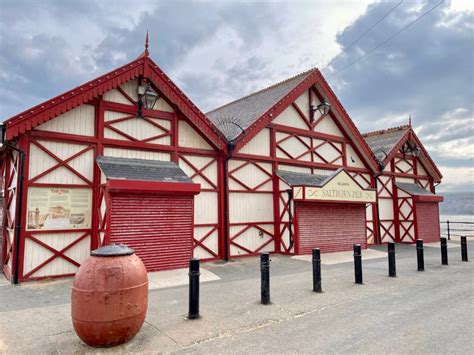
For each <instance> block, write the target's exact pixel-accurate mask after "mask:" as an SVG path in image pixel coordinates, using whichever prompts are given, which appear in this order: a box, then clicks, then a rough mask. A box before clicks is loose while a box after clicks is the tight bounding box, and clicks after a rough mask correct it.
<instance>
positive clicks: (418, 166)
mask: <svg viewBox="0 0 474 355" xmlns="http://www.w3.org/2000/svg"><path fill="white" fill-rule="evenodd" d="M416 169H417V174H418V175H423V176H427V175H428V173H427V172H426V170H425V168H424V167H423V164H421V162H420V160H418V159H417V160H416Z"/></svg>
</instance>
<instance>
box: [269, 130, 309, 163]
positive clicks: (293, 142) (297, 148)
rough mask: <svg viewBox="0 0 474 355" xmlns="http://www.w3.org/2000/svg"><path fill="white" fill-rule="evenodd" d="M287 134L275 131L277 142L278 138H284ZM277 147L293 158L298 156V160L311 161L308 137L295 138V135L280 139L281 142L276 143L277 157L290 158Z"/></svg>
mask: <svg viewBox="0 0 474 355" xmlns="http://www.w3.org/2000/svg"><path fill="white" fill-rule="evenodd" d="M288 136H289V135H288V134H286V133H281V132H277V134H276V140H277V142H279V141H280V140H282V139H285V138H286V137H288ZM279 147H281V148H282V149H283V150H284V151H285V152H286V153H288V154H289V155H290V156H291V157H292V158H293V159H296V158H298V157H299V159H298V160H302V161H311V138H309V137H303V136H299V139H297V138H296V137H290V138H287V139H286V140H284V141H282V142H281V143H277V148H276V156H277V157H278V158H284V159H292V158H290V157H289V156H288V155H287V154H285V153H284V152H283V151H282V150H281V149H279ZM303 154H304V155H303ZM300 156H301V157H300Z"/></svg>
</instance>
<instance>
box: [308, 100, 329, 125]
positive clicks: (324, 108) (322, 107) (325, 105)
mask: <svg viewBox="0 0 474 355" xmlns="http://www.w3.org/2000/svg"><path fill="white" fill-rule="evenodd" d="M330 109H331V104H330V103H329V102H327V101H326V99H323V101H322V102H321V103H320V104H319V105H318V106H314V105H311V107H310V112H311V122H313V121H314V113H315V112H316V111H319V113H320V114H321V116H325V115H327V114H328V113H329V110H330Z"/></svg>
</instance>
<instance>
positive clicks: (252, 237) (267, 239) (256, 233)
mask: <svg viewBox="0 0 474 355" xmlns="http://www.w3.org/2000/svg"><path fill="white" fill-rule="evenodd" d="M258 226H259V227H260V228H261V229H263V230H265V231H267V232H268V233H270V234H272V235H273V225H272V224H261V225H258ZM245 228H246V226H231V227H230V235H231V237H232V236H234V235H236V234H238V233H239V232H241V231H242V230H243V229H245ZM234 242H235V243H237V244H239V245H241V246H243V247H244V248H246V249H249V250H252V251H253V250H257V249H259V248H260V247H261V246H262V245H263V244H265V243H268V244H267V245H266V246H264V247H263V248H262V249H260V250H259V252H263V251H274V250H275V243H274V242H273V241H272V237H271V236H270V235H268V234H267V233H264V232H261V231H260V229H258V228H255V227H250V228H248V229H247V230H246V231H244V232H243V233H241V234H240V235H239V236H238V237H237V238H235V239H234ZM231 254H232V255H244V254H247V252H246V251H245V250H242V249H240V248H238V247H237V246H235V245H231Z"/></svg>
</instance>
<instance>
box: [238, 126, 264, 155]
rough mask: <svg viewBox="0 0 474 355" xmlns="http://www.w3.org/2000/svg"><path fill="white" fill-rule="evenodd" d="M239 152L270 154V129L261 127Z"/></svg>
mask: <svg viewBox="0 0 474 355" xmlns="http://www.w3.org/2000/svg"><path fill="white" fill-rule="evenodd" d="M239 153H243V154H253V155H262V156H266V157H268V156H270V129H268V128H264V129H262V130H261V131H260V132H259V133H258V134H257V135H256V136H255V137H253V138H252V139H251V140H250V142H248V143H247V144H246V145H244V146H243V148H242V149H241V150H240V151H239Z"/></svg>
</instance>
